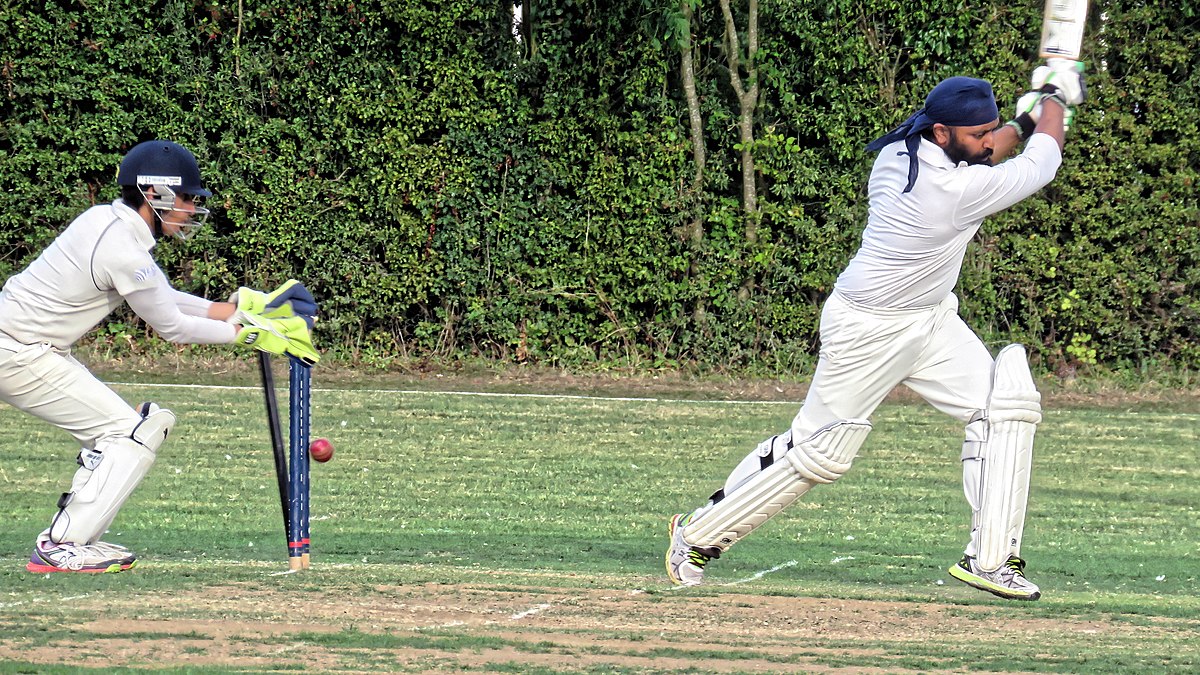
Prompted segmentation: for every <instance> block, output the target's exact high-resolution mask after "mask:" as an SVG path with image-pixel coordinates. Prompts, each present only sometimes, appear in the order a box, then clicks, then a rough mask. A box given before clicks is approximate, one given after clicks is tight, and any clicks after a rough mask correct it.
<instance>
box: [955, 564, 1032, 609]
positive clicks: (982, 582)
mask: <svg viewBox="0 0 1200 675" xmlns="http://www.w3.org/2000/svg"><path fill="white" fill-rule="evenodd" d="M949 571H950V576H952V577H954V578H955V579H958V580H959V581H961V582H963V583H964V584H967V585H968V586H974V587H975V588H978V589H980V590H983V591H987V592H988V593H991V594H992V595H998V596H1000V597H1002V598H1008V599H1009V600H1037V599H1038V598H1040V597H1042V591H1041V589H1039V588H1038V587H1037V585H1036V584H1034V583H1033V582H1032V581H1030V580H1028V579H1026V578H1025V561H1024V560H1021V559H1020V558H1018V557H1017V556H1015V555H1013V556H1009V557H1008V560H1007V561H1006V562H1005V563H1004V564H1003V565H1001V566H1000V569H997V570H995V571H992V572H987V571H984V570H983V569H982V568H980V567H979V563H978V562H976V560H975V558H973V557H971V556H969V555H964V556H963V558H962V560H960V561H958V563H957V564H955V565H953V566H951V567H950V570H949Z"/></svg>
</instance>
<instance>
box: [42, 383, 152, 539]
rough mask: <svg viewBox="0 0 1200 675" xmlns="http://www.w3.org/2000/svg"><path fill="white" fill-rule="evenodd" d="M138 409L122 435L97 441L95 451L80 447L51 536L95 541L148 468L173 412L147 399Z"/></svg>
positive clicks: (59, 502) (60, 501) (51, 537)
mask: <svg viewBox="0 0 1200 675" xmlns="http://www.w3.org/2000/svg"><path fill="white" fill-rule="evenodd" d="M139 412H141V413H142V416H143V417H142V419H141V420H140V421H139V422H138V424H137V425H136V426H135V427H134V428H133V430H132V431H131V432H130V434H129V436H128V437H118V438H110V439H105V440H101V441H100V442H98V443H97V444H96V449H95V450H88V449H84V450H81V451H80V453H79V460H78V461H79V469H78V470H77V471H76V472H75V477H74V478H73V479H72V481H71V491H70V492H66V493H64V494H63V496H62V497H61V498H60V499H59V500H58V508H59V511H58V514H57V515H55V516H54V521H53V522H52V523H51V524H50V540H51V541H53V542H55V543H61V542H66V543H71V544H91V543H93V542H95V541H96V540H97V539H99V538H100V535H102V534H104V532H105V530H107V529H108V526H109V525H110V524H112V521H113V518H115V517H116V516H117V512H118V511H120V510H121V506H122V505H123V504H124V503H125V501H126V500H127V499H129V495H130V494H132V493H133V490H134V488H136V487H137V486H138V484H139V483H141V482H142V478H144V477H145V475H146V473H148V472H149V471H150V467H151V466H152V465H153V464H154V460H155V459H156V457H157V453H158V448H159V447H160V446H161V445H162V443H163V441H164V440H166V438H167V435H168V434H169V433H170V431H171V427H172V426H174V425H175V415H174V413H172V412H171V411H170V410H167V409H165V408H159V407H158V406H157V405H155V404H153V403H144V404H142V405H141V406H139Z"/></svg>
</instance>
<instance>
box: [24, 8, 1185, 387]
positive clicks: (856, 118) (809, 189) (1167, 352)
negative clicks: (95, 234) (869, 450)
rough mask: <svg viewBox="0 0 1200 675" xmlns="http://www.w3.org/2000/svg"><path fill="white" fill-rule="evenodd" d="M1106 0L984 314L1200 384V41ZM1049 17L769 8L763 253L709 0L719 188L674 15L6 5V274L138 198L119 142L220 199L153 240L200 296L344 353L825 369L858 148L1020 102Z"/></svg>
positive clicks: (1002, 325) (764, 57) (972, 269)
mask: <svg viewBox="0 0 1200 675" xmlns="http://www.w3.org/2000/svg"><path fill="white" fill-rule="evenodd" d="M1103 4H1104V6H1103V8H1101V9H1103V11H1104V17H1103V19H1102V18H1101V16H1100V9H1097V10H1096V11H1095V12H1094V14H1095V16H1094V17H1093V25H1092V26H1091V28H1090V31H1089V40H1088V46H1087V50H1088V53H1087V56H1086V58H1087V61H1088V63H1089V67H1090V69H1091V76H1090V78H1089V87H1090V89H1089V94H1090V100H1089V102H1088V103H1087V104H1086V105H1085V106H1084V107H1083V108H1082V109H1081V111H1080V114H1079V116H1078V120H1077V122H1076V125H1075V128H1074V129H1073V130H1072V132H1071V134H1070V138H1069V140H1068V151H1067V159H1066V163H1065V166H1064V168H1063V170H1062V171H1061V172H1060V174H1059V177H1058V178H1057V180H1056V181H1055V182H1054V183H1053V184H1052V185H1051V186H1050V187H1049V188H1047V189H1046V190H1045V191H1043V193H1041V194H1040V195H1038V196H1037V197H1035V198H1032V199H1030V200H1027V201H1026V202H1024V203H1023V204H1021V205H1019V206H1017V207H1015V208H1013V209H1011V210H1010V211H1008V212H1006V213H1004V214H1002V215H1000V216H997V217H994V218H992V219H991V220H990V221H989V222H988V223H987V224H985V227H984V230H983V232H982V234H981V236H980V237H979V238H978V239H977V242H976V244H974V245H973V246H972V249H971V251H970V253H969V254H968V257H967V261H966V264H965V267H964V274H963V277H962V282H961V284H960V288H959V294H960V297H961V298H962V301H963V303H962V307H963V310H962V311H963V314H964V316H965V317H966V318H967V320H968V322H969V323H971V325H973V326H975V327H976V328H977V330H978V331H979V332H980V334H981V335H982V336H983V337H984V338H985V340H987V341H989V342H990V343H992V344H995V345H1000V344H1003V343H1005V342H1007V341H1010V340H1019V341H1023V342H1026V343H1028V344H1030V345H1031V346H1032V351H1033V353H1034V356H1035V358H1036V359H1037V360H1038V361H1039V362H1040V363H1041V364H1042V366H1043V367H1044V368H1045V369H1048V370H1058V371H1070V370H1072V369H1074V368H1076V367H1078V366H1081V365H1090V364H1101V365H1104V366H1109V367H1116V368H1139V367H1147V366H1154V365H1170V366H1172V367H1179V368H1193V367H1196V366H1200V342H1198V341H1197V339H1196V329H1195V326H1196V319H1197V312H1198V309H1200V301H1198V299H1197V282H1198V281H1200V279H1198V277H1200V271H1198V265H1197V263H1198V258H1200V238H1198V237H1197V229H1198V224H1200V206H1198V200H1197V190H1196V186H1195V182H1196V179H1197V169H1196V167H1197V165H1200V129H1198V128H1197V114H1196V113H1197V110H1198V109H1200V100H1198V99H1200V81H1198V78H1200V75H1198V74H1197V73H1200V69H1198V68H1197V67H1196V66H1197V62H1198V61H1200V38H1198V35H1200V33H1198V31H1197V22H1198V21H1200V19H1198V16H1197V15H1198V11H1197V8H1196V6H1195V4H1194V3H1191V2H1188V3H1183V5H1182V6H1181V7H1167V6H1165V5H1164V6H1162V7H1159V6H1153V5H1156V4H1161V3H1143V2H1132V1H1123V0H1121V1H1114V2H1107V3H1103ZM1041 5H1042V3H1041V2H1040V1H1039V2H1029V3H1021V5H1020V6H1015V5H1013V4H1012V3H999V2H994V3H971V4H970V5H969V6H968V5H964V4H963V3H961V2H949V1H947V0H932V1H925V2H919V3H918V2H907V1H901V0H866V1H856V2H850V1H848V0H832V1H830V2H825V3H811V2H771V3H763V4H762V6H761V8H760V13H761V16H760V17H759V24H760V30H761V35H760V40H761V49H760V52H759V54H758V55H757V60H756V64H757V66H758V72H759V73H760V76H761V83H760V84H761V86H762V93H761V96H760V102H759V106H758V109H757V115H756V123H755V136H756V142H755V145H754V153H755V160H756V163H757V166H758V168H759V174H760V179H761V193H760V197H759V201H760V208H761V213H760V215H759V218H760V222H759V226H758V233H759V236H758V237H757V240H756V241H754V242H753V243H748V242H747V241H746V238H745V229H744V214H743V213H742V205H741V185H740V181H741V169H740V164H739V162H740V155H739V150H738V136H737V130H736V122H737V115H738V107H737V102H736V101H735V99H734V97H733V93H732V90H731V88H730V86H729V83H728V77H727V75H728V71H727V69H728V59H727V58H726V54H725V53H724V51H723V47H722V45H723V41H722V30H723V22H722V18H721V15H720V11H719V8H718V6H717V5H716V4H714V3H699V4H697V5H696V18H695V21H694V23H693V24H692V26H691V27H692V30H693V37H694V40H695V51H694V55H695V57H696V65H697V80H698V81H697V87H698V93H699V95H700V104H701V109H702V113H703V120H704V125H705V143H706V148H707V154H708V165H707V173H706V176H707V180H706V182H705V184H704V186H703V189H702V190H701V191H700V192H699V193H696V192H695V191H693V190H692V189H691V177H692V171H693V168H692V160H691V154H690V153H691V143H690V138H689V134H690V131H689V127H688V124H687V109H686V103H685V100H684V97H683V92H682V88H681V83H680V75H679V73H680V65H679V62H680V56H679V44H680V43H679V36H680V30H681V15H680V11H679V5H678V4H676V3H669V2H660V1H659V0H622V1H620V2H605V3H599V2H596V1H595V0H592V1H587V0H562V1H560V2H555V3H545V4H543V3H540V2H533V3H532V7H531V17H530V23H531V25H532V28H533V30H532V36H533V39H532V41H529V40H524V41H518V40H515V39H514V38H513V35H512V21H511V7H510V6H509V5H508V4H507V3H505V2H473V1H470V0H448V1H447V2H443V3H413V2H396V1H390V2H389V1H366V2H337V3H335V2H300V3H288V7H287V8H286V9H281V8H278V7H274V6H268V5H260V4H258V3H252V2H247V3H243V4H242V5H239V4H237V3H230V2H223V3H195V2H178V1H168V2H165V3H156V4H154V5H153V8H152V9H147V6H146V5H145V3H133V2H129V1H128V0H95V1H93V2H89V3H87V4H86V7H85V6H84V5H83V4H81V3H74V2H62V1H51V2H44V3H36V4H34V3H9V4H8V5H7V6H6V7H5V8H4V9H0V31H3V33H4V35H5V36H6V38H5V39H4V41H3V43H2V44H0V94H3V95H2V96H0V110H2V115H0V117H2V125H3V126H2V127H0V150H2V151H3V154H4V157H5V160H4V162H3V164H0V275H3V276H5V277H7V276H8V275H10V274H12V273H14V272H15V271H17V270H19V269H20V268H21V267H22V266H23V265H25V264H27V263H28V262H29V260H31V259H32V257H33V256H35V255H36V254H37V252H38V251H39V250H40V249H41V248H42V247H43V246H45V245H46V243H48V242H49V241H50V240H51V239H52V238H53V237H54V235H55V234H56V233H57V232H58V231H59V230H60V229H61V228H62V226H63V225H64V224H65V223H66V222H67V221H68V220H69V219H70V218H71V217H72V216H73V215H74V214H75V213H76V212H78V211H79V210H80V209H81V208H83V207H85V206H87V205H89V204H90V203H94V202H96V201H104V200H109V199H112V198H113V197H114V196H115V189H114V185H113V180H112V178H113V173H114V168H115V166H116V164H117V163H118V161H119V159H120V157H121V155H122V154H123V152H124V151H125V150H127V149H128V148H129V147H131V146H132V145H134V144H135V143H137V142H138V141H141V140H145V139H148V138H151V137H156V136H157V137H169V138H173V139H176V140H178V141H180V142H182V143H184V144H186V145H188V146H189V147H191V148H193V149H194V150H195V151H196V153H197V156H198V157H199V158H200V159H201V163H202V166H203V169H204V171H205V173H206V175H207V176H208V181H209V182H210V184H211V187H212V188H213V189H214V192H215V193H216V195H217V196H216V197H215V198H214V199H213V200H212V204H211V205H212V206H213V207H214V217H213V220H212V221H211V222H212V226H211V227H210V228H208V229H207V230H206V231H205V232H204V233H203V234H202V235H200V236H197V237H196V238H195V239H194V240H191V241H189V242H187V243H184V244H172V245H168V246H163V247H160V253H159V257H160V259H161V260H162V261H163V262H164V264H165V265H166V266H167V267H168V268H169V271H170V272H171V273H172V275H173V277H174V278H175V279H177V280H178V284H179V285H180V287H182V288H184V289H186V290H190V291H193V292H197V293H201V294H205V295H208V296H210V297H215V296H221V295H223V294H225V293H227V292H229V291H230V290H231V289H232V288H234V287H236V286H238V285H241V284H247V285H253V286H258V287H266V286H271V285H273V284H276V283H278V282H280V281H282V280H284V279H286V278H288V277H296V278H300V279H302V280H304V281H305V282H306V283H308V284H309V285H310V286H311V287H312V288H313V290H314V291H315V292H316V293H317V294H318V296H319V297H320V298H321V299H322V301H323V307H324V320H323V321H322V322H321V324H320V328H319V334H318V338H319V341H320V342H321V343H322V344H323V345H325V346H327V347H329V348H330V349H331V350H333V351H334V352H336V353H338V354H340V355H341V356H343V357H346V358H350V359H357V360H359V361H361V362H366V363H373V364H386V363H387V362H389V361H390V360H391V359H393V358H396V357H410V358H411V357H429V356H435V357H449V358H455V357H461V356H468V355H471V356H484V357H487V358H495V359H502V360H507V361H517V362H523V361H530V362H537V363H543V364H556V365H566V366H572V367H599V368H607V367H615V366H624V365H634V366H639V367H671V366H677V365H684V364H686V365H699V366H701V367H703V368H710V369H726V368H733V369H756V370H760V371H763V372H772V373H781V374H783V373H793V372H798V371H802V370H803V369H805V368H806V367H808V366H810V365H811V363H812V360H813V354H814V352H815V344H816V322H817V316H818V312H819V309H820V304H821V302H822V301H823V299H824V297H825V295H826V294H827V293H828V291H829V288H830V287H831V285H832V283H833V280H834V279H835V277H836V275H837V273H838V272H839V271H840V269H841V268H842V266H843V265H844V264H845V263H846V261H847V260H848V259H849V256H850V255H851V254H852V253H853V251H854V249H855V247H856V246H857V243H858V237H859V235H860V233H861V230H862V226H863V222H864V218H865V210H866V209H865V197H864V192H865V190H864V188H865V180H866V174H867V170H868V168H869V166H870V162H871V159H872V158H871V157H869V156H868V155H867V154H866V153H865V152H864V151H863V145H864V144H865V143H866V142H868V141H869V140H871V139H873V138H874V137H875V136H877V135H879V134H880V133H881V132H883V131H886V130H887V129H888V128H889V127H890V126H891V125H893V124H895V123H896V122H898V121H899V120H901V119H903V118H904V117H905V116H906V115H907V114H909V113H910V112H911V111H912V110H914V109H915V108H916V107H918V106H919V105H920V101H921V99H922V98H923V96H924V94H925V93H926V92H927V91H928V89H929V88H930V87H932V86H933V85H934V84H936V83H937V82H938V81H939V80H941V79H942V78H944V77H946V76H948V75H952V74H972V75H976V76H980V77H985V78H988V79H990V80H991V81H992V82H993V83H994V85H995V88H996V91H997V94H998V98H999V99H1000V101H1001V102H1002V106H1003V107H1004V108H1005V109H1006V110H1007V109H1008V108H1009V104H1008V102H1011V101H1014V100H1015V99H1016V97H1017V96H1018V95H1019V94H1020V93H1021V92H1022V91H1023V88H1024V87H1025V86H1026V84H1027V80H1028V76H1029V73H1030V71H1031V69H1032V67H1033V66H1034V65H1035V64H1036V58H1035V57H1036V55H1035V48H1036V39H1037V34H1038V30H1039V26H1040V12H1041ZM239 7H240V8H239ZM734 8H735V15H736V16H737V19H738V22H739V25H741V26H742V27H743V29H744V27H745V26H746V20H745V12H746V7H745V4H744V3H742V4H740V5H739V3H736V2H735V3H734ZM742 37H743V44H745V36H744V35H743V36H742ZM694 219H699V222H701V223H702V225H703V228H704V238H703V239H702V240H701V241H699V242H693V241H690V240H689V238H688V236H687V231H688V228H689V226H690V224H691V223H692V222H693V220H694ZM118 320H120V321H126V322H128V321H131V318H130V317H128V316H123V317H118Z"/></svg>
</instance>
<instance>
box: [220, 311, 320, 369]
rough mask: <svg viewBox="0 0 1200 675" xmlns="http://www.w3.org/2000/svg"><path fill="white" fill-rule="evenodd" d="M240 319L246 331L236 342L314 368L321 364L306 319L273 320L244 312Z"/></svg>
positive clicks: (299, 317)
mask: <svg viewBox="0 0 1200 675" xmlns="http://www.w3.org/2000/svg"><path fill="white" fill-rule="evenodd" d="M238 315H239V317H238V318H239V321H240V322H241V323H242V329H241V330H240V331H238V334H237V338H236V341H237V343H238V344H240V345H244V346H247V347H252V348H254V349H257V350H259V351H263V352H267V353H268V354H287V355H289V356H295V357H296V358H298V359H300V360H301V361H304V362H305V363H307V364H308V365H310V366H311V365H314V364H316V363H317V362H318V361H320V360H321V355H320V354H319V353H317V350H316V348H315V347H313V343H312V333H310V332H309V329H308V322H307V321H305V320H304V317H301V316H288V317H282V318H278V319H271V318H267V317H265V316H262V315H261V314H251V313H248V312H241V311H239V312H238Z"/></svg>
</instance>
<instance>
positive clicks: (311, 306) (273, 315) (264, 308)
mask: <svg viewBox="0 0 1200 675" xmlns="http://www.w3.org/2000/svg"><path fill="white" fill-rule="evenodd" d="M229 302H232V303H236V304H237V313H236V314H234V316H233V317H232V318H231V319H230V321H233V322H234V323H241V321H240V320H239V319H240V318H241V317H240V316H239V315H240V314H243V313H244V314H258V315H261V316H264V317H267V318H269V319H278V318H282V317H288V316H299V317H303V318H304V320H305V321H307V322H308V327H309V328H312V325H313V322H314V321H316V318H317V301H316V299H315V298H313V295H312V293H310V292H309V290H308V289H307V288H305V287H304V284H302V283H300V282H299V281H296V280H295V279H288V280H287V281H286V282H284V284H283V285H282V286H280V287H279V288H277V289H275V290H274V291H272V292H270V293H264V292H262V291H256V290H254V289H253V288H247V287H245V286H242V287H241V288H239V289H237V292H236V293H234V294H233V295H231V296H229Z"/></svg>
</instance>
